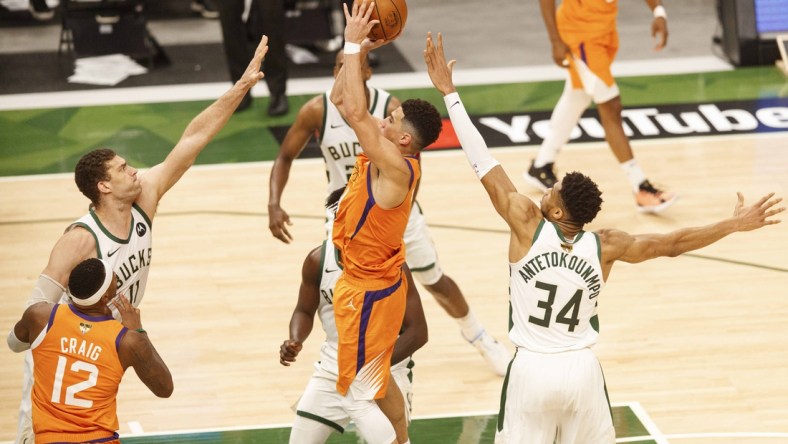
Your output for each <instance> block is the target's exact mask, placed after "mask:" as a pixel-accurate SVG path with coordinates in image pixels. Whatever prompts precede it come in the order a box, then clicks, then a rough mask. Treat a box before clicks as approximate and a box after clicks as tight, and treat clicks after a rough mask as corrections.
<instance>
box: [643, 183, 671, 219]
mask: <svg viewBox="0 0 788 444" xmlns="http://www.w3.org/2000/svg"><path fill="white" fill-rule="evenodd" d="M678 198H679V196H678V195H676V194H675V193H669V192H667V191H662V190H659V189H657V188H656V187H654V185H651V182H649V181H648V180H644V181H643V183H641V184H640V187H639V190H638V192H637V193H636V194H635V202H637V204H638V211H640V212H641V213H652V214H659V213H661V212H663V211H665V210H666V209H667V208H668V207H669V206H671V205H673V204H674V203H675V202H676V200H677V199H678Z"/></svg>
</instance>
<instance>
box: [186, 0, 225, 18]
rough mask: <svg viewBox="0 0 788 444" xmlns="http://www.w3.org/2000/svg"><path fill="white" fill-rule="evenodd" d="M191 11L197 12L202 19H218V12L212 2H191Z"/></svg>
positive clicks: (197, 0) (199, 0)
mask: <svg viewBox="0 0 788 444" xmlns="http://www.w3.org/2000/svg"><path fill="white" fill-rule="evenodd" d="M191 8H192V11H194V12H199V13H200V15H201V16H202V17H203V18H207V19H217V18H219V10H218V9H217V8H216V3H214V1H213V0H192V5H191Z"/></svg>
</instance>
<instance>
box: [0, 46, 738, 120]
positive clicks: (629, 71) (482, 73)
mask: <svg viewBox="0 0 788 444" xmlns="http://www.w3.org/2000/svg"><path fill="white" fill-rule="evenodd" d="M731 70H733V67H732V66H731V65H730V64H728V63H726V62H724V61H722V60H721V59H719V58H717V57H714V56H704V57H681V58H672V59H660V60H648V61H623V62H616V63H614V64H613V67H612V71H613V74H614V75H615V76H618V77H629V76H638V75H667V74H689V73H701V72H719V71H731ZM565 75H566V74H565V71H564V70H562V69H561V68H559V67H557V66H555V65H539V66H515V67H504V68H485V69H467V70H458V71H455V72H454V83H455V85H457V86H467V85H492V84H501V83H525V82H538V81H548V80H562V79H564V78H565ZM333 80H334V79H333V78H332V77H330V76H327V77H314V78H306V79H292V80H288V81H287V94H288V95H302V94H318V93H322V92H324V91H327V90H328V89H329V88H331V85H332V83H333ZM370 84H371V85H375V86H380V87H385V88H386V89H404V88H429V87H432V82H431V81H430V79H429V76H428V75H427V73H426V72H424V71H419V72H411V73H400V74H376V75H375V77H374V78H373V80H371V81H370ZM229 86H230V82H218V83H196V84H188V85H162V86H143V87H135V88H108V89H97V90H83V91H59V92H49V93H30V94H5V95H0V111H7V110H22V109H42V108H63V107H72V106H98V105H123V104H126V105H127V104H140V103H162V102H184V101H194V100H214V99H216V98H218V97H219V96H221V95H222V94H224V93H225V92H226V91H227V90H228V89H229ZM252 96H254V97H267V96H268V88H267V87H266V86H265V84H264V83H259V84H258V85H256V86H255V87H254V88H253V89H252Z"/></svg>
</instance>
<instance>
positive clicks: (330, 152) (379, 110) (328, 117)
mask: <svg viewBox="0 0 788 444" xmlns="http://www.w3.org/2000/svg"><path fill="white" fill-rule="evenodd" d="M367 89H368V90H369V113H370V114H372V115H373V116H375V117H377V118H379V119H383V118H385V117H386V110H387V109H388V106H389V100H390V99H391V95H390V94H389V93H388V92H386V91H384V90H382V89H377V88H371V87H367ZM329 94H331V91H328V92H326V93H325V94H323V107H324V109H325V113H324V115H323V128H322V131H320V140H319V142H320V151H321V152H322V153H323V159H324V160H325V161H326V176H327V177H328V193H331V192H332V191H334V190H338V189H340V188H342V187H344V186H345V185H347V181H348V179H349V178H350V175H351V174H352V173H353V168H354V167H355V165H356V156H357V155H358V154H359V153H361V152H362V151H363V150H362V148H361V145H360V144H359V143H358V138H357V137H356V133H355V132H353V128H351V127H350V125H348V123H347V122H346V121H345V119H344V118H342V114H340V113H339V110H338V109H337V107H336V106H334V104H333V103H331V100H329V98H328V97H329Z"/></svg>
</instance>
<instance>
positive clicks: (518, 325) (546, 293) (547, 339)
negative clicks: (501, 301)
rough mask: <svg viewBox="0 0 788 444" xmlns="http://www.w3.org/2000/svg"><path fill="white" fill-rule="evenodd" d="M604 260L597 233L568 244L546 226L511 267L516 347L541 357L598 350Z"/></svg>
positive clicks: (552, 227) (583, 234) (579, 236)
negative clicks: (595, 347) (598, 316)
mask: <svg viewBox="0 0 788 444" xmlns="http://www.w3.org/2000/svg"><path fill="white" fill-rule="evenodd" d="M600 258H601V244H600V242H599V236H598V235H597V234H596V233H593V232H586V231H581V232H580V233H578V234H577V235H576V236H575V238H574V239H572V240H568V241H567V240H566V239H564V237H563V234H562V233H561V232H560V230H559V229H558V227H557V226H556V225H555V224H553V223H552V222H548V221H546V220H542V222H541V223H540V224H539V227H538V228H537V230H536V234H535V235H534V241H533V245H531V248H530V250H528V253H527V254H526V255H525V257H524V258H522V259H520V260H519V261H517V262H515V263H510V264H509V293H510V296H509V300H510V304H511V329H510V331H509V338H510V339H511V341H512V343H514V344H515V345H516V346H518V347H523V348H525V349H527V350H530V351H534V352H539V353H558V352H563V351H568V350H579V349H582V348H585V347H590V346H592V345H593V344H595V343H596V341H597V337H598V336H599V332H598V329H599V323H598V319H597V316H596V309H597V298H598V296H599V292H600V291H601V290H602V287H603V286H604V284H605V283H604V280H603V278H602V266H601V259H600Z"/></svg>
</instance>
